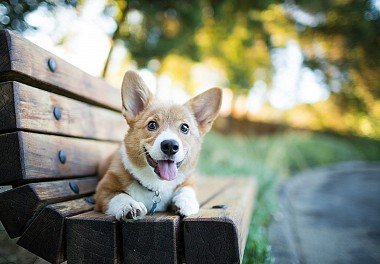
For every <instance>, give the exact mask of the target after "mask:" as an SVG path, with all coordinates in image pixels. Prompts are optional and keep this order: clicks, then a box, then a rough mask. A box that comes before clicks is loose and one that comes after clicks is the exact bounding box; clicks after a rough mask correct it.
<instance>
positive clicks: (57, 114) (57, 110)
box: [53, 106, 62, 120]
mask: <svg viewBox="0 0 380 264" xmlns="http://www.w3.org/2000/svg"><path fill="white" fill-rule="evenodd" d="M53 115H54V117H55V119H56V120H59V119H61V117H62V110H61V108H60V107H58V106H56V107H54V109H53Z"/></svg>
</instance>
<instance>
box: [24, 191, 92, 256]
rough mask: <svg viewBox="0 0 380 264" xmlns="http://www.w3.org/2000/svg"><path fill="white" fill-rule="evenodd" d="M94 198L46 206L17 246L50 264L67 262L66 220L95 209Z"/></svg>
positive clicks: (89, 197)
mask: <svg viewBox="0 0 380 264" xmlns="http://www.w3.org/2000/svg"><path fill="white" fill-rule="evenodd" d="M91 200H92V197H91V196H88V197H85V198H81V199H76V200H72V201H67V202H62V203H57V204H51V205H48V206H46V207H45V208H44V209H42V211H41V212H40V213H39V214H38V215H37V216H36V217H35V219H34V220H33V221H32V222H31V224H30V225H29V226H28V228H27V229H26V230H25V232H24V233H23V234H22V236H21V237H20V239H19V240H18V241H17V244H18V245H20V246H22V247H23V248H26V249H27V250H29V251H30V252H32V253H34V254H36V255H38V256H39V257H42V258H43V259H45V260H47V261H49V262H50V263H61V262H63V261H65V260H66V230H65V218H66V217H69V216H73V215H76V214H80V213H83V212H86V211H90V210H92V209H93V207H94V204H93V203H91Z"/></svg>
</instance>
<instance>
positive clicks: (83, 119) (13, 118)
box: [0, 82, 127, 141]
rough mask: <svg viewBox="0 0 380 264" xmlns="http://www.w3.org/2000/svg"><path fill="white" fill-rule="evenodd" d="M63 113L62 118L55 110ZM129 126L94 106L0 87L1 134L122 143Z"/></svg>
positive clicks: (24, 88) (12, 85)
mask: <svg viewBox="0 0 380 264" xmlns="http://www.w3.org/2000/svg"><path fill="white" fill-rule="evenodd" d="M55 107H57V108H59V109H60V110H61V118H60V119H59V120H57V119H56V118H55V117H54V114H53V109H54V108H55ZM126 128H127V126H126V122H125V120H124V118H123V117H122V115H121V114H120V113H118V112H115V111H112V110H108V109H104V108H100V107H97V106H92V105H89V104H87V103H82V102H79V101H76V100H73V99H69V98H66V97H63V96H60V95H57V94H53V93H50V92H46V91H42V90H39V89H36V88H33V87H31V86H28V85H25V84H21V83H18V82H5V83H0V132H1V131H8V132H9V131H16V130H26V131H35V132H42V133H50V134H60V135H68V136H74V137H83V138H93V139H100V140H109V141H121V140H122V139H123V138H124V135H125V133H126Z"/></svg>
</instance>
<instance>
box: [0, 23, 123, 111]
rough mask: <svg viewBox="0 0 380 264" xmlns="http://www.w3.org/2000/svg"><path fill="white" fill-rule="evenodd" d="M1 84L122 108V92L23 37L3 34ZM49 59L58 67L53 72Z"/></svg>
mask: <svg viewBox="0 0 380 264" xmlns="http://www.w3.org/2000/svg"><path fill="white" fill-rule="evenodd" d="M0 57H1V61H0V81H18V82H22V83H25V84H28V85H32V86H35V87H38V88H40V89H44V90H47V91H51V92H54V93H58V94H62V95H65V96H68V97H72V98H75V99H79V100H81V101H85V102H89V103H92V104H97V105H101V106H104V107H107V108H112V109H115V110H117V111H120V109H121V98H120V90H119V89H116V88H114V87H112V86H110V85H109V84H108V83H107V82H105V81H104V80H102V79H99V78H96V77H93V76H91V75H89V74H87V73H85V72H83V71H81V70H80V69H78V68H76V67H75V66H73V65H71V64H70V63H67V62H66V61H64V60H62V59H61V58H59V57H57V56H55V55H53V54H52V53H50V52H48V51H46V50H44V49H42V48H40V47H38V46H37V45H35V44H33V43H31V42H30V41H28V40H26V39H24V38H22V37H21V36H19V35H17V34H15V33H13V32H11V31H9V30H1V31H0ZM49 59H52V60H54V62H55V65H56V68H55V70H54V71H52V70H50V68H49V66H48V61H49Z"/></svg>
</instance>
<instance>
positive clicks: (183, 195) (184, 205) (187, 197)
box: [173, 187, 199, 216]
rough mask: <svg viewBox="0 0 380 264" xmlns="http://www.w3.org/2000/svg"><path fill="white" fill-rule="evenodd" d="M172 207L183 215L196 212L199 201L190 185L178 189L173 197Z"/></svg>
mask: <svg viewBox="0 0 380 264" xmlns="http://www.w3.org/2000/svg"><path fill="white" fill-rule="evenodd" d="M173 207H174V210H175V211H176V212H178V213H179V214H180V215H183V216H189V215H192V214H197V213H198V212H199V203H198V201H197V199H196V197H195V192H194V190H193V189H192V188H190V187H183V188H182V189H180V190H179V191H178V192H177V193H176V194H175V195H174V197H173Z"/></svg>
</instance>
